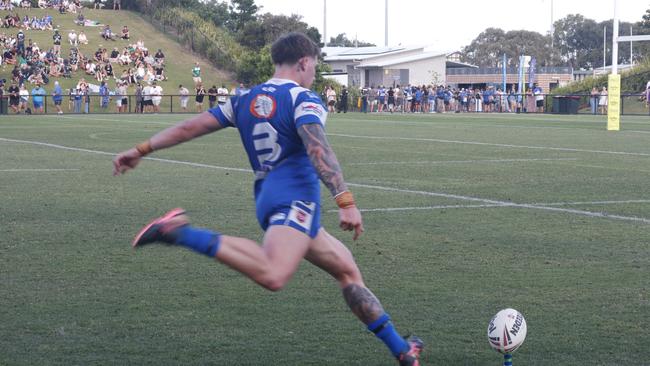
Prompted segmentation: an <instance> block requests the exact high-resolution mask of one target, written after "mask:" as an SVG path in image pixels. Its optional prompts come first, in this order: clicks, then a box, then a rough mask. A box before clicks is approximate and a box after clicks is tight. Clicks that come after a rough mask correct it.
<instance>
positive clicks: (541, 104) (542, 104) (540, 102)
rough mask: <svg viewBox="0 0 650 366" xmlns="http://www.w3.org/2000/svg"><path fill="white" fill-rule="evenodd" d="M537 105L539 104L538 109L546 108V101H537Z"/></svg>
mask: <svg viewBox="0 0 650 366" xmlns="http://www.w3.org/2000/svg"><path fill="white" fill-rule="evenodd" d="M536 103H537V108H541V107H543V106H544V101H543V100H538V101H536Z"/></svg>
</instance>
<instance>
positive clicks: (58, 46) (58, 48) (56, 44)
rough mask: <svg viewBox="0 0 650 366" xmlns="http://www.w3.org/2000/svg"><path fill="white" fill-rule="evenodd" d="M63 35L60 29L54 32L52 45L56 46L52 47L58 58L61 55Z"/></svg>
mask: <svg viewBox="0 0 650 366" xmlns="http://www.w3.org/2000/svg"><path fill="white" fill-rule="evenodd" d="M61 38H63V37H61V34H60V33H59V30H58V29H55V30H54V35H53V36H52V41H53V42H52V43H53V44H54V46H53V47H52V48H53V49H54V53H55V54H56V55H57V56H58V55H60V54H61Z"/></svg>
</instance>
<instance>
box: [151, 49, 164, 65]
mask: <svg viewBox="0 0 650 366" xmlns="http://www.w3.org/2000/svg"><path fill="white" fill-rule="evenodd" d="M153 57H154V61H155V62H156V63H158V64H161V65H162V64H164V63H165V54H164V53H163V51H162V50H161V49H158V52H156V54H155V55H154V56H153Z"/></svg>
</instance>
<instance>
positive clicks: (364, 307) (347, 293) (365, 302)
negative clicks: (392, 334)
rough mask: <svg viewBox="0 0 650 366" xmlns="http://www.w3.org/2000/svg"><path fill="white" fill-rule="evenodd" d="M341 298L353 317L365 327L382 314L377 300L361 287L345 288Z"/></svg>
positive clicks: (381, 308) (382, 311)
mask: <svg viewBox="0 0 650 366" xmlns="http://www.w3.org/2000/svg"><path fill="white" fill-rule="evenodd" d="M343 297H344V298H345V302H346V303H347V304H348V306H349V307H350V309H351V310H352V312H353V313H354V315H356V316H357V317H358V318H359V319H360V320H361V321H362V322H363V323H364V324H366V325H367V324H370V323H371V322H373V321H374V320H376V319H377V318H379V317H380V316H381V315H382V314H384V308H383V307H382V306H381V303H379V300H377V298H376V297H375V295H374V294H373V293H372V292H370V290H368V289H367V288H365V287H363V286H359V285H349V286H347V287H345V288H344V289H343Z"/></svg>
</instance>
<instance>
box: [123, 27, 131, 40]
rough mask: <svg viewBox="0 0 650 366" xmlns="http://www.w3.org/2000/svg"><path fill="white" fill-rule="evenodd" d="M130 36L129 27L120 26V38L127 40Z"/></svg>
mask: <svg viewBox="0 0 650 366" xmlns="http://www.w3.org/2000/svg"><path fill="white" fill-rule="evenodd" d="M130 38H131V35H130V32H129V27H127V26H126V25H125V26H124V27H122V39H125V40H128V39H130Z"/></svg>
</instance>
